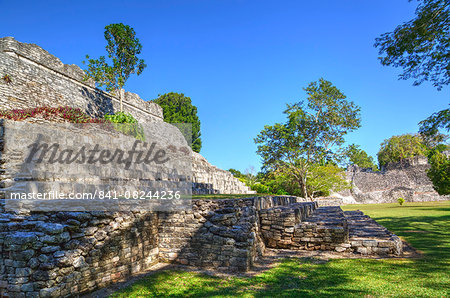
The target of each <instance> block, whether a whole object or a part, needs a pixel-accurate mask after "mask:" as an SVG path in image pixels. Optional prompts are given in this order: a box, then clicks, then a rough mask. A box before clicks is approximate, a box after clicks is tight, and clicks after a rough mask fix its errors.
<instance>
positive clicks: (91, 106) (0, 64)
mask: <svg viewBox="0 0 450 298" xmlns="http://www.w3.org/2000/svg"><path fill="white" fill-rule="evenodd" d="M5 76H7V77H8V79H3V78H6V77H5ZM84 77H85V73H84V72H83V70H82V69H81V68H79V67H78V66H76V65H67V64H64V63H62V62H61V60H59V59H58V58H57V57H55V56H53V55H51V54H50V53H48V52H47V51H45V50H44V49H42V48H41V47H39V46H37V45H35V44H27V43H21V42H18V41H17V40H15V39H14V38H13V37H4V38H0V109H2V110H6V109H23V108H32V107H41V106H48V107H58V106H70V107H74V108H80V109H81V110H83V111H84V112H86V113H87V114H88V115H90V116H92V117H103V116H104V115H105V114H109V113H114V112H115V111H118V110H119V107H120V102H119V99H118V98H117V97H116V96H115V95H113V94H110V93H106V92H104V91H102V90H100V89H97V88H95V84H94V82H93V81H92V80H87V81H86V80H84ZM123 108H124V111H125V112H128V113H130V114H132V115H133V116H134V117H135V118H136V119H138V121H140V122H152V121H163V119H164V116H163V111H162V108H161V107H160V106H159V105H157V104H156V103H154V102H151V101H144V100H142V99H141V98H140V97H139V96H138V95H137V94H134V93H130V92H125V97H124V101H123ZM0 137H1V136H0ZM192 155H193V163H192V165H193V174H194V176H193V177H192V181H193V182H194V184H193V193H194V194H215V193H225V194H247V193H254V192H253V191H251V190H250V189H249V188H248V187H247V186H246V185H245V184H244V183H242V182H241V181H239V179H236V178H235V177H233V175H232V174H231V173H229V172H227V171H224V170H221V169H218V168H217V167H215V166H213V165H211V164H210V163H208V161H207V160H206V159H205V158H204V157H202V156H201V155H199V154H197V153H195V152H192Z"/></svg>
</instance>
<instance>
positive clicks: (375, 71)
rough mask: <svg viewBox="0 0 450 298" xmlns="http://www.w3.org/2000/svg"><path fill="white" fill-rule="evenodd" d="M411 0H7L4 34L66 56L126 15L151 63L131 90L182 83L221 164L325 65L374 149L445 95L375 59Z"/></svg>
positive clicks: (93, 43) (229, 162)
mask: <svg viewBox="0 0 450 298" xmlns="http://www.w3.org/2000/svg"><path fill="white" fill-rule="evenodd" d="M415 6H416V3H415V2H408V1H407V0H395V1H392V0H379V1H361V0H346V1H335V0H328V1H325V0H323V1H300V0H297V1H281V0H280V1H263V0H259V1H246V0H226V1H225V0H202V1H197V0H185V1H172V0H159V1H29V2H27V1H5V0H0V7H1V11H2V21H1V26H0V37H3V36H13V37H15V38H16V39H17V40H19V41H21V42H27V43H36V44H38V45H39V46H41V47H43V48H44V49H46V50H47V51H49V52H50V53H52V54H54V55H56V56H57V57H59V58H60V59H61V60H62V61H63V62H64V63H67V64H78V65H80V66H81V61H82V60H83V58H84V56H85V55H86V54H90V55H91V56H92V57H97V56H99V55H103V54H104V53H105V49H104V47H105V40H104V37H103V31H104V27H105V26H106V25H108V24H110V23H116V22H123V23H125V24H128V25H130V26H132V27H133V28H134V29H135V31H136V32H137V35H138V37H139V38H140V40H141V43H142V45H143V52H142V58H144V59H145V61H146V63H147V64H148V68H147V69H146V70H145V71H144V73H143V74H142V75H141V76H139V77H133V78H130V80H129V81H128V83H127V86H126V89H127V91H131V92H135V93H138V94H139V95H140V96H141V97H142V98H144V99H145V100H151V99H154V98H156V97H157V96H158V94H163V93H166V92H171V91H173V92H182V93H184V94H186V95H187V96H189V97H191V99H192V101H193V103H194V104H195V105H196V106H197V107H198V111H199V117H200V120H201V122H202V127H201V130H202V138H203V148H202V151H201V153H202V154H203V155H204V156H205V157H206V158H207V159H208V160H209V161H210V162H211V163H212V164H214V165H217V166H218V167H220V168H223V169H228V168H237V169H240V170H245V169H246V168H248V167H249V166H254V167H255V168H257V169H258V168H259V166H260V165H261V162H260V158H259V157H258V156H257V155H256V153H255V151H256V145H255V144H254V142H253V138H254V137H255V136H256V135H257V134H258V133H259V131H261V129H262V128H263V127H264V125H266V124H273V123H275V122H281V121H283V120H284V117H283V114H282V111H283V110H284V108H285V104H286V103H293V102H296V101H298V100H301V99H304V98H305V94H304V91H303V90H302V88H303V87H305V86H306V85H308V83H309V82H311V81H315V80H317V79H319V78H320V77H323V78H325V79H327V80H329V81H331V82H333V84H334V85H336V86H337V87H338V88H339V89H340V90H341V91H343V92H344V94H346V95H347V97H348V99H350V100H353V101H354V102H355V103H356V104H358V105H359V106H360V107H361V108H362V127H361V128H360V129H359V130H357V131H355V132H353V133H351V134H350V135H348V137H347V140H348V142H349V143H357V144H360V145H361V147H362V148H363V149H364V150H366V151H367V152H368V153H369V154H371V155H373V156H375V155H376V153H377V152H378V149H379V145H380V143H381V142H382V141H383V140H384V139H386V138H389V137H390V136H392V135H397V134H403V133H411V132H416V131H417V129H418V126H417V123H418V122H419V121H421V120H423V119H425V118H426V117H428V116H429V115H430V114H432V113H433V112H436V111H438V110H441V109H444V108H446V107H447V106H448V104H449V102H450V100H449V99H450V97H449V95H450V93H449V87H446V88H443V89H442V91H437V90H436V89H435V88H433V87H432V86H431V84H423V85H421V86H418V87H415V86H412V81H399V80H397V76H398V74H399V73H400V69H395V68H390V67H383V66H381V64H380V63H379V62H378V60H377V57H378V53H377V50H376V49H375V48H374V47H373V43H374V39H375V37H377V36H379V35H380V34H381V33H384V32H388V31H392V30H393V29H394V28H395V26H397V25H398V24H401V23H402V22H405V21H407V20H409V19H411V18H412V17H413V15H414V9H415Z"/></svg>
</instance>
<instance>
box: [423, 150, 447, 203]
mask: <svg viewBox="0 0 450 298" xmlns="http://www.w3.org/2000/svg"><path fill="white" fill-rule="evenodd" d="M428 161H429V163H430V166H431V167H430V169H429V170H428V172H427V175H428V177H429V178H430V179H431V181H433V185H434V189H435V190H436V191H437V192H438V193H439V194H440V195H448V194H450V156H446V155H445V154H444V153H441V152H436V153H435V154H433V155H432V156H431V157H430V158H429V160H428Z"/></svg>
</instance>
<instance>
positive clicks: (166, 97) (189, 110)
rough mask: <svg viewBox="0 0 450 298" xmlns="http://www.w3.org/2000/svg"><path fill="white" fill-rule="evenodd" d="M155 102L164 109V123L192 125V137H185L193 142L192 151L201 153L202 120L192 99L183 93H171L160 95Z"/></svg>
mask: <svg viewBox="0 0 450 298" xmlns="http://www.w3.org/2000/svg"><path fill="white" fill-rule="evenodd" d="M153 101H154V102H155V103H157V104H158V105H160V106H161V107H162V109H163V113H164V121H166V122H168V123H190V124H192V126H191V129H190V133H191V135H190V136H186V135H185V137H186V139H187V140H188V141H191V147H192V150H193V151H195V152H200V150H201V148H202V140H201V133H200V119H199V118H198V116H197V107H195V106H194V105H193V104H192V102H191V99H190V98H189V97H187V96H185V95H184V94H183V93H175V92H170V93H166V94H163V95H160V96H159V97H158V98H157V99H155V100H153ZM182 132H183V131H182Z"/></svg>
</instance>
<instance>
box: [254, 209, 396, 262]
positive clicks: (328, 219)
mask: <svg viewBox="0 0 450 298" xmlns="http://www.w3.org/2000/svg"><path fill="white" fill-rule="evenodd" d="M300 204H301V203H300ZM297 208H298V207H297ZM295 210H296V209H295V208H294V207H292V208H290V209H287V208H273V209H269V210H264V212H261V231H262V237H263V239H264V242H265V244H266V247H270V248H279V249H293V250H322V251H336V252H353V253H356V254H361V255H381V256H382V255H401V254H402V241H401V240H400V238H399V237H398V236H396V235H394V234H392V233H391V232H390V231H388V230H387V229H386V228H385V227H383V226H381V225H380V224H378V223H377V222H376V221H375V220H373V219H372V218H370V217H369V216H367V215H364V213H362V212H361V211H346V212H344V211H342V209H341V208H340V207H338V206H328V207H319V208H317V209H315V210H313V211H312V212H310V213H309V214H308V215H307V216H306V217H304V218H301V217H299V216H297V217H295V216H293V215H292V214H293V212H294V211H295ZM303 214H305V213H303Z"/></svg>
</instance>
